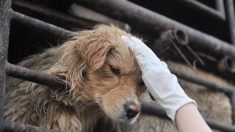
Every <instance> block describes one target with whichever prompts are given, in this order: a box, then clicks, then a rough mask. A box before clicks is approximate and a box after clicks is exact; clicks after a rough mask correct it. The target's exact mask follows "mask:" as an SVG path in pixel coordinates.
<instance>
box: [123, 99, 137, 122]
mask: <svg viewBox="0 0 235 132" xmlns="http://www.w3.org/2000/svg"><path fill="white" fill-rule="evenodd" d="M124 107H125V110H126V114H127V117H128V118H134V117H135V116H136V115H137V114H138V113H139V112H140V109H141V108H140V105H138V104H136V103H134V102H127V103H126V104H125V105H124Z"/></svg>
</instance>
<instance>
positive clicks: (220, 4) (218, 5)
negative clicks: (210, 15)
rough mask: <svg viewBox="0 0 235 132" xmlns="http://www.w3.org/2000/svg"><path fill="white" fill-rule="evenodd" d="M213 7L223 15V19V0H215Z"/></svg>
mask: <svg viewBox="0 0 235 132" xmlns="http://www.w3.org/2000/svg"><path fill="white" fill-rule="evenodd" d="M215 6H216V9H217V10H218V11H219V12H220V13H221V15H223V17H224V19H226V18H225V9H224V1H223V0H215Z"/></svg>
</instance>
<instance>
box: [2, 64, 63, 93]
mask: <svg viewBox="0 0 235 132" xmlns="http://www.w3.org/2000/svg"><path fill="white" fill-rule="evenodd" d="M6 73H7V75H9V76H12V77H15V78H19V79H23V80H27V81H31V82H35V83H39V84H42V85H46V86H49V87H51V88H54V89H56V90H59V91H62V92H63V91H64V92H65V91H66V86H65V85H64V84H62V83H60V82H59V81H58V80H57V79H56V78H54V77H52V76H50V75H48V74H45V73H42V72H39V71H35V70H29V69H27V68H24V67H21V66H17V65H13V64H10V63H6Z"/></svg>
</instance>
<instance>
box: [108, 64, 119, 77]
mask: <svg viewBox="0 0 235 132" xmlns="http://www.w3.org/2000/svg"><path fill="white" fill-rule="evenodd" d="M110 70H111V71H112V73H113V74H115V75H117V76H119V75H120V74H121V72H120V70H119V69H117V68H114V67H113V66H110Z"/></svg>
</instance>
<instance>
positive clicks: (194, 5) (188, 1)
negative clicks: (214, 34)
mask: <svg viewBox="0 0 235 132" xmlns="http://www.w3.org/2000/svg"><path fill="white" fill-rule="evenodd" d="M176 1H177V2H178V3H180V4H182V5H185V6H187V7H189V8H191V9H194V10H197V11H198V12H200V13H202V14H206V15H208V16H211V17H213V18H215V19H218V20H221V21H224V20H225V16H224V15H223V14H222V13H221V12H220V11H217V10H215V9H213V8H211V7H209V6H206V5H204V4H202V3H201V2H198V1H196V0H176Z"/></svg>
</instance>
